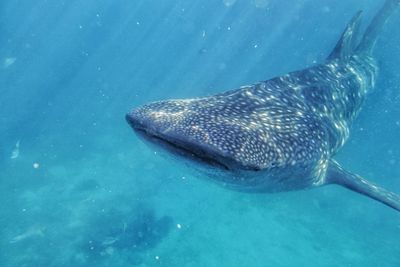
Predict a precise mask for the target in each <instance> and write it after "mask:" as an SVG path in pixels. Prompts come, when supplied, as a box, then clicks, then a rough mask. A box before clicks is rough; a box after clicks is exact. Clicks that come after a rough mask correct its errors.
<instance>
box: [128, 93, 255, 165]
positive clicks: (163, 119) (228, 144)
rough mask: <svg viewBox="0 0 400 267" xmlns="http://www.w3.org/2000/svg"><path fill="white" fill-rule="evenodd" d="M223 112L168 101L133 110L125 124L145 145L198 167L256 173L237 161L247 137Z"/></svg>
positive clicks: (193, 102)
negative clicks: (183, 159) (186, 160)
mask: <svg viewBox="0 0 400 267" xmlns="http://www.w3.org/2000/svg"><path fill="white" fill-rule="evenodd" d="M224 112H229V111H223V110H220V109H219V108H218V107H217V105H211V104H210V102H205V101H203V100H202V99H189V100H167V101H160V102H154V103H150V104H147V105H143V106H140V107H138V108H135V109H133V110H132V111H131V112H129V113H128V114H126V120H127V121H128V123H129V124H130V125H131V127H132V128H133V129H134V131H135V132H136V133H137V134H138V135H139V136H140V137H142V138H143V139H144V140H145V141H147V142H150V143H152V144H153V145H154V144H155V145H157V146H158V147H161V148H163V149H164V150H167V152H169V153H172V154H174V155H177V156H182V157H183V158H185V159H189V160H190V161H191V162H193V163H197V165H203V166H204V167H207V168H213V169H218V170H220V171H233V170H237V169H257V168H258V167H257V166H254V165H251V164H249V162H246V161H244V160H242V159H241V158H240V157H238V153H237V151H238V150H240V149H241V147H242V144H243V142H244V140H242V139H244V138H247V137H246V136H244V134H243V136H241V133H240V127H238V125H236V124H235V123H234V120H233V121H232V120H230V119H229V118H226V116H224V114H223V113H224ZM240 136H241V138H240Z"/></svg>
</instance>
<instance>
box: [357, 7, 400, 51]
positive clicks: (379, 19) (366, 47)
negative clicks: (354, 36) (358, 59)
mask: <svg viewBox="0 0 400 267" xmlns="http://www.w3.org/2000/svg"><path fill="white" fill-rule="evenodd" d="M399 6H400V0H386V2H385V4H384V5H383V7H382V8H381V9H380V10H379V12H378V13H377V14H376V15H375V17H374V18H373V19H372V21H371V23H370V24H369V26H368V28H367V30H366V31H365V33H364V36H363V37H362V40H361V42H360V44H359V46H358V47H357V52H359V53H371V52H372V50H373V49H374V46H375V43H376V40H377V38H378V35H379V33H380V32H381V31H382V29H383V27H384V26H385V24H386V22H387V21H388V19H389V17H390V15H391V14H392V13H393V12H394V11H395V10H396V9H397V8H398V7H399Z"/></svg>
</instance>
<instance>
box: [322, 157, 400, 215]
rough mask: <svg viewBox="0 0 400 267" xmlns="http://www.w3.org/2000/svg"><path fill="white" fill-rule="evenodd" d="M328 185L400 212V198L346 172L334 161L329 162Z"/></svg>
mask: <svg viewBox="0 0 400 267" xmlns="http://www.w3.org/2000/svg"><path fill="white" fill-rule="evenodd" d="M325 183H326V184H338V185H341V186H344V187H346V188H348V189H350V190H353V191H355V192H357V193H360V194H363V195H365V196H368V197H370V198H373V199H375V200H377V201H379V202H381V203H383V204H385V205H388V206H389V207H391V208H393V209H395V210H398V211H400V196H399V195H396V194H395V193H392V192H390V191H388V190H386V189H384V188H381V187H379V186H377V185H374V184H373V183H371V182H368V181H367V180H365V179H363V178H361V177H360V176H358V175H356V174H353V173H350V172H348V171H346V170H344V169H343V168H342V167H340V165H339V164H338V163H337V162H336V161H334V160H330V161H329V166H328V171H327V173H326V182H325Z"/></svg>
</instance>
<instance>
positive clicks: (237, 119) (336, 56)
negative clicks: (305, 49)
mask: <svg viewBox="0 0 400 267" xmlns="http://www.w3.org/2000/svg"><path fill="white" fill-rule="evenodd" d="M399 5H400V1H399V0H386V1H385V3H384V4H383V6H382V7H381V9H380V10H379V11H378V12H377V13H376V15H375V17H374V18H373V19H372V21H371V23H370V24H369V26H368V27H367V28H366V30H365V31H364V33H361V31H360V24H361V18H362V11H359V12H357V13H356V14H355V15H354V16H353V17H352V19H351V20H350V22H349V23H348V25H347V26H346V28H345V30H344V31H343V33H342V35H341V37H340V39H339V41H338V42H337V44H336V46H335V47H334V49H333V50H332V52H331V53H330V54H329V56H328V57H327V58H326V60H324V62H322V63H320V64H317V65H315V66H311V67H308V68H305V69H302V70H298V71H293V72H290V73H287V74H284V75H280V76H277V77H273V78H271V79H268V80H265V81H261V82H256V83H254V84H250V85H245V86H242V87H240V88H237V89H233V90H229V91H226V92H223V93H218V94H216V95H212V96H205V97H198V98H191V99H171V100H162V101H156V102H152V103H149V104H144V105H141V106H139V107H136V108H134V109H133V110H131V111H130V112H128V113H127V114H126V115H125V118H126V120H127V122H128V123H129V125H130V126H131V127H132V128H133V130H134V132H135V133H137V135H138V136H139V137H141V138H142V139H143V140H145V142H146V143H148V144H151V145H153V146H154V145H155V146H156V147H157V148H162V150H163V151H166V152H167V154H169V155H172V156H174V158H176V159H178V160H180V161H182V162H186V163H188V164H191V166H194V167H195V168H196V169H197V170H199V171H200V172H201V173H202V175H203V176H204V177H207V179H210V180H212V181H214V182H217V183H218V184H220V185H222V186H224V187H227V188H229V189H233V190H238V191H244V192H249V193H251V192H253V193H274V192H284V191H292V190H303V189H309V188H317V187H320V186H325V185H330V184H336V185H341V186H343V187H345V188H348V189H350V190H352V191H355V192H358V193H360V194H363V195H365V196H368V197H370V198H372V199H375V200H377V201H379V202H381V203H383V204H385V205H387V206H389V207H391V208H393V209H395V210H397V211H400V196H399V195H397V194H395V193H393V192H391V191H389V190H386V189H384V188H382V187H380V186H378V185H375V184H374V183H371V182H369V181H368V180H366V179H364V178H363V177H361V176H359V175H357V174H354V173H352V172H349V171H347V170H345V169H344V168H342V167H341V165H340V164H339V163H338V162H337V161H336V160H335V159H334V156H335V155H336V154H337V152H338V151H339V150H340V149H341V148H342V147H343V146H344V144H345V143H346V141H347V140H348V138H349V133H350V127H351V125H352V123H353V122H354V120H355V119H356V117H357V115H358V114H359V112H360V110H361V108H362V106H363V103H364V102H365V98H366V96H367V95H368V92H370V91H371V90H372V88H374V86H375V81H376V78H377V73H378V65H377V62H376V59H375V58H374V57H373V50H374V48H375V45H376V42H377V39H378V36H379V33H380V32H381V31H382V29H383V28H384V26H385V24H386V22H387V21H388V19H389V18H390V17H391V16H392V14H394V13H395V11H396V10H397V9H398V7H399Z"/></svg>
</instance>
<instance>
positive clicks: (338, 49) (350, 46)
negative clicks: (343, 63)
mask: <svg viewBox="0 0 400 267" xmlns="http://www.w3.org/2000/svg"><path fill="white" fill-rule="evenodd" d="M361 13H362V11H358V12H357V13H356V14H355V15H354V16H353V18H352V19H351V20H350V22H349V23H348V24H347V26H346V29H345V30H344V31H343V33H342V36H341V37H340V39H339V41H338V42H337V44H336V46H335V48H334V49H333V51H332V52H331V54H330V55H329V57H328V59H335V58H343V59H345V58H347V57H349V56H351V55H352V54H353V52H354V49H355V48H356V46H357V44H356V42H357V35H358V30H359V28H360V27H359V26H360V21H361Z"/></svg>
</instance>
